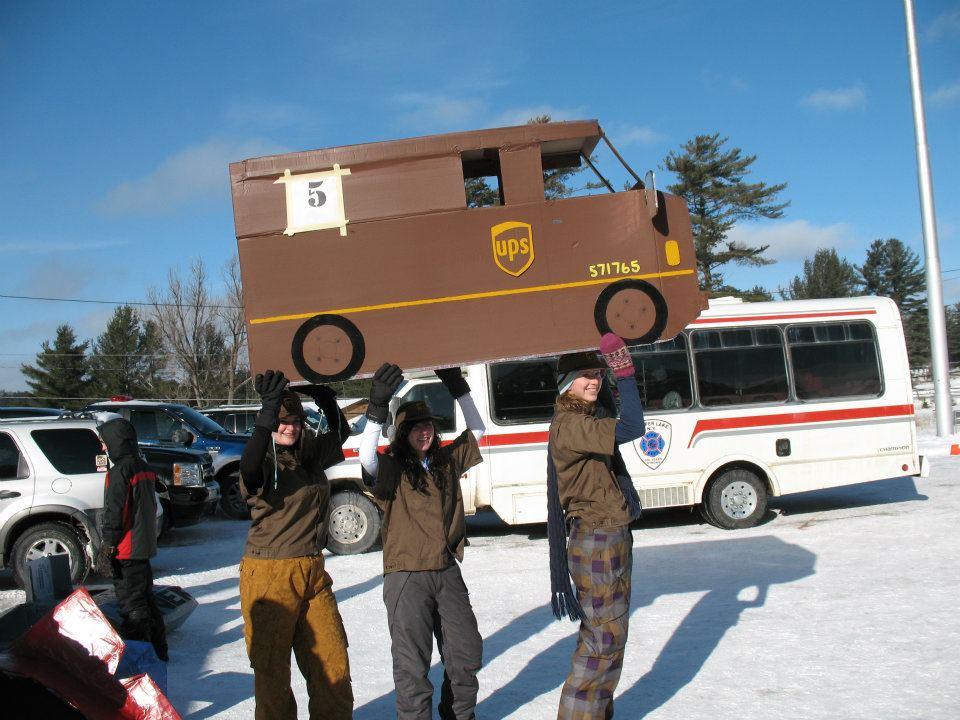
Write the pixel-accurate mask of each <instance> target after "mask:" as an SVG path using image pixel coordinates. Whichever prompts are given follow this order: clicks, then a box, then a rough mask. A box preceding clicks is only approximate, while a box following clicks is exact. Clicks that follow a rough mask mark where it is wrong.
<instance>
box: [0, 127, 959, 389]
mask: <svg viewBox="0 0 960 720" xmlns="http://www.w3.org/2000/svg"><path fill="white" fill-rule="evenodd" d="M549 121H550V118H549V116H540V117H536V118H532V119H531V120H530V122H532V123H537V122H549ZM727 142H728V138H725V137H721V136H720V134H719V133H714V134H712V135H698V136H696V137H695V138H693V139H692V140H690V141H688V142H686V143H684V144H683V145H682V146H681V147H680V148H679V150H676V151H671V152H669V153H668V154H667V155H666V157H665V158H664V159H663V162H662V164H661V169H666V170H668V171H669V172H671V173H673V174H674V176H675V178H676V181H675V182H674V183H673V184H671V185H668V186H667V190H668V191H669V192H671V193H673V194H675V195H679V196H680V197H682V198H683V199H684V200H685V201H686V203H687V206H688V207H689V209H690V216H691V222H692V226H693V238H694V245H695V248H696V253H697V271H698V276H699V281H700V288H701V290H703V291H705V292H706V293H708V295H710V296H721V295H734V296H737V297H741V298H743V299H744V300H747V301H763V300H772V299H773V296H774V293H778V294H779V295H780V296H782V297H784V298H787V299H808V298H833V297H852V296H855V295H880V296H884V297H890V298H892V299H893V300H894V302H896V304H897V306H898V307H899V308H900V313H901V316H902V318H903V323H904V330H905V335H906V339H907V347H908V352H909V354H910V361H911V364H912V365H914V366H917V365H923V364H926V363H928V362H929V339H928V329H927V328H928V326H927V312H926V305H925V291H924V287H925V285H924V275H923V271H922V269H921V267H920V259H919V257H918V256H917V254H916V253H914V252H913V251H912V250H910V249H909V248H908V247H906V246H905V245H904V244H903V243H902V242H901V241H900V240H898V239H896V238H888V239H878V240H876V241H874V243H873V244H872V245H871V246H870V248H869V249H868V250H867V254H866V257H865V259H864V261H863V263H862V264H861V265H855V264H852V263H850V262H849V261H848V260H846V259H844V258H841V257H840V256H839V255H838V254H837V252H836V250H835V249H834V248H820V249H818V250H816V252H815V253H814V255H813V257H811V258H808V259H807V260H805V262H804V266H803V272H802V274H800V275H797V276H796V277H795V278H794V279H793V280H792V281H791V282H790V283H789V286H788V287H787V288H783V289H780V288H775V289H767V288H764V287H763V286H760V285H757V286H755V287H753V288H748V289H740V288H736V287H734V286H732V285H729V284H728V283H727V282H726V281H725V278H724V274H723V270H724V269H725V268H726V267H728V266H730V265H744V266H751V267H760V266H765V265H769V264H772V263H773V262H775V260H773V259H772V258H769V257H768V256H767V255H766V253H767V251H768V250H769V245H758V246H749V245H746V244H744V243H742V242H736V241H733V240H730V238H729V234H730V231H731V230H732V229H733V227H734V226H735V225H736V223H738V222H740V221H744V220H756V219H759V218H766V219H777V218H781V217H782V216H783V211H784V210H785V209H786V208H787V207H788V206H789V201H787V200H783V199H782V198H781V195H782V193H783V191H784V190H785V189H786V187H787V184H786V183H773V184H768V183H766V182H763V181H757V180H754V179H752V178H750V175H751V172H752V165H753V164H754V162H755V161H756V156H755V155H748V154H745V153H744V152H743V151H742V150H741V149H740V148H738V147H728V146H727ZM583 170H584V168H583V167H581V168H564V169H560V170H550V171H546V172H544V186H545V191H546V195H547V197H548V198H562V197H567V196H570V195H572V194H575V193H576V192H578V190H575V189H574V188H572V187H571V184H572V183H573V182H574V178H576V177H577V175H578V174H579V173H581V172H583ZM598 187H603V186H602V185H601V184H599V183H596V182H587V183H585V185H584V187H583V188H581V190H584V189H594V188H598ZM625 187H629V185H627V186H625ZM465 189H466V193H467V205H468V207H484V206H489V205H498V204H500V202H501V198H500V192H499V189H498V188H494V187H492V186H491V185H490V184H489V183H488V182H487V181H486V180H485V179H484V178H471V179H468V180H467V181H466V183H465ZM221 274H222V280H223V285H224V288H225V290H224V293H223V295H221V296H214V295H212V294H211V293H210V289H209V288H210V285H211V283H210V277H209V274H208V270H207V268H206V266H205V265H204V262H203V261H202V260H201V259H196V260H194V261H193V263H192V264H191V266H190V268H189V269H188V270H187V271H186V273H184V274H182V273H181V272H180V270H178V269H171V270H170V271H169V273H168V275H167V284H166V287H164V288H153V289H151V290H150V291H149V293H148V300H149V302H148V303H147V304H146V305H145V309H143V310H141V309H139V308H135V307H132V306H130V305H121V306H119V307H117V308H116V310H115V311H114V314H113V316H112V317H111V318H110V320H109V321H108V323H107V326H106V328H105V329H104V331H103V333H101V334H100V335H99V336H98V337H96V338H94V339H92V340H88V341H83V342H81V341H80V340H79V339H78V338H77V336H76V333H75V331H74V330H73V329H72V328H71V327H70V326H69V325H66V324H64V325H61V326H60V327H58V328H57V331H56V335H55V337H54V338H53V339H52V340H48V341H44V342H43V344H42V346H41V350H40V352H39V353H38V354H37V357H36V360H35V362H34V363H31V364H28V363H25V364H23V366H22V372H23V374H24V376H25V377H26V380H27V384H28V385H29V387H30V395H31V398H32V400H33V402H34V403H36V404H41V405H56V406H60V407H65V408H76V407H81V406H83V405H85V404H86V403H87V402H89V399H90V398H101V397H110V396H112V395H130V396H132V397H137V398H151V399H167V400H176V401H180V402H188V403H190V404H193V405H198V406H208V405H214V404H219V403H223V402H226V403H231V402H243V401H252V400H254V398H255V393H254V391H253V388H252V387H251V384H252V383H251V382H250V375H249V365H248V360H247V337H246V327H245V324H244V319H243V307H242V306H243V297H242V288H241V283H240V272H239V263H238V261H237V258H236V256H234V257H233V258H231V259H230V260H229V261H228V262H227V263H226V264H225V266H224V267H223V268H222V270H221ZM947 317H948V336H949V353H950V360H951V361H954V362H955V361H960V303H957V304H956V305H953V306H950V307H948V308H947ZM335 388H337V389H338V391H339V392H340V393H341V395H351V396H353V395H356V396H364V395H365V394H366V393H367V392H368V389H369V382H368V381H357V380H352V381H346V382H344V383H337V384H335ZM4 394H7V395H9V393H3V392H2V391H0V396H2V395H4Z"/></svg>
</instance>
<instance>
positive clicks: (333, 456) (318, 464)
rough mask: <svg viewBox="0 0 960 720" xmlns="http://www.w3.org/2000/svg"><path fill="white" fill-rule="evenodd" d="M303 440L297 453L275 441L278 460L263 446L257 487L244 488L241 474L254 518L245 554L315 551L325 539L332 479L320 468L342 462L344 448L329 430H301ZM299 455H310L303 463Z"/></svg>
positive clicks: (280, 555) (293, 554) (283, 555)
mask: <svg viewBox="0 0 960 720" xmlns="http://www.w3.org/2000/svg"><path fill="white" fill-rule="evenodd" d="M301 443H302V444H303V445H304V447H302V448H301V449H300V451H299V452H298V453H294V452H292V451H291V450H288V449H287V448H283V447H279V446H278V447H277V462H276V466H274V459H273V451H272V449H270V448H268V449H267V454H266V457H264V459H263V464H262V471H263V478H264V482H263V485H262V486H261V487H260V488H259V489H258V490H257V491H256V492H254V493H251V492H248V490H247V486H246V485H245V484H242V479H241V489H242V490H243V494H244V497H246V498H247V504H248V505H250V518H251V521H252V522H251V524H250V532H249V533H248V534H247V546H246V548H244V552H243V554H244V557H253V558H266V559H278V558H294V557H302V556H305V555H318V554H319V553H320V552H321V551H322V550H323V548H324V546H325V545H326V544H327V520H328V513H329V512H330V483H329V482H328V481H327V476H326V475H325V474H324V472H323V471H324V469H325V468H328V467H330V466H332V465H336V464H337V463H338V462H341V461H342V460H343V451H342V450H341V448H340V442H339V438H337V436H336V433H332V432H331V433H327V434H326V435H317V436H314V435H313V434H312V433H311V432H310V431H308V430H304V432H303V435H302V438H301ZM307 445H309V447H308V446H307ZM298 456H299V457H298ZM300 458H308V460H307V461H306V463H304V462H301V459H300ZM274 467H276V483H275V482H274Z"/></svg>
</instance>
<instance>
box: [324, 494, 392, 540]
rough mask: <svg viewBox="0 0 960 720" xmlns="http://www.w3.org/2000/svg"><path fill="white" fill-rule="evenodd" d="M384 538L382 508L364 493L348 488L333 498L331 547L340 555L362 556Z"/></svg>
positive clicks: (330, 531)
mask: <svg viewBox="0 0 960 720" xmlns="http://www.w3.org/2000/svg"><path fill="white" fill-rule="evenodd" d="M379 539H380V511H379V510H377V506H376V505H374V504H373V502H372V501H371V500H370V498H368V497H367V496H366V495H364V494H363V493H361V492H357V491H355V490H345V491H342V492H338V493H336V494H335V495H334V496H333V497H332V498H330V530H329V533H328V535H327V549H328V550H329V551H330V552H332V553H335V554H337V555H359V554H360V553H365V552H366V551H367V550H369V549H370V548H372V547H373V546H374V545H376V543H377V540H379Z"/></svg>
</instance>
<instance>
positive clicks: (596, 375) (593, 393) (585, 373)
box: [567, 370, 603, 403]
mask: <svg viewBox="0 0 960 720" xmlns="http://www.w3.org/2000/svg"><path fill="white" fill-rule="evenodd" d="M602 382H603V370H581V371H580V374H579V375H577V379H576V380H574V381H573V385H571V386H570V389H569V390H568V391H567V392H569V393H570V394H571V395H572V396H573V397H575V398H576V399H577V400H582V401H583V402H588V403H592V402H596V401H597V395H599V394H600V384H601V383H602Z"/></svg>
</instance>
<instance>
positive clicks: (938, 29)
mask: <svg viewBox="0 0 960 720" xmlns="http://www.w3.org/2000/svg"><path fill="white" fill-rule="evenodd" d="M926 35H927V39H928V40H931V41H933V42H936V41H937V40H942V39H944V38H952V37H960V7H956V8H953V9H952V10H946V11H944V12H942V13H940V14H939V15H938V16H937V17H935V18H934V20H933V22H932V23H930V27H928V28H927V33H926Z"/></svg>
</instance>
